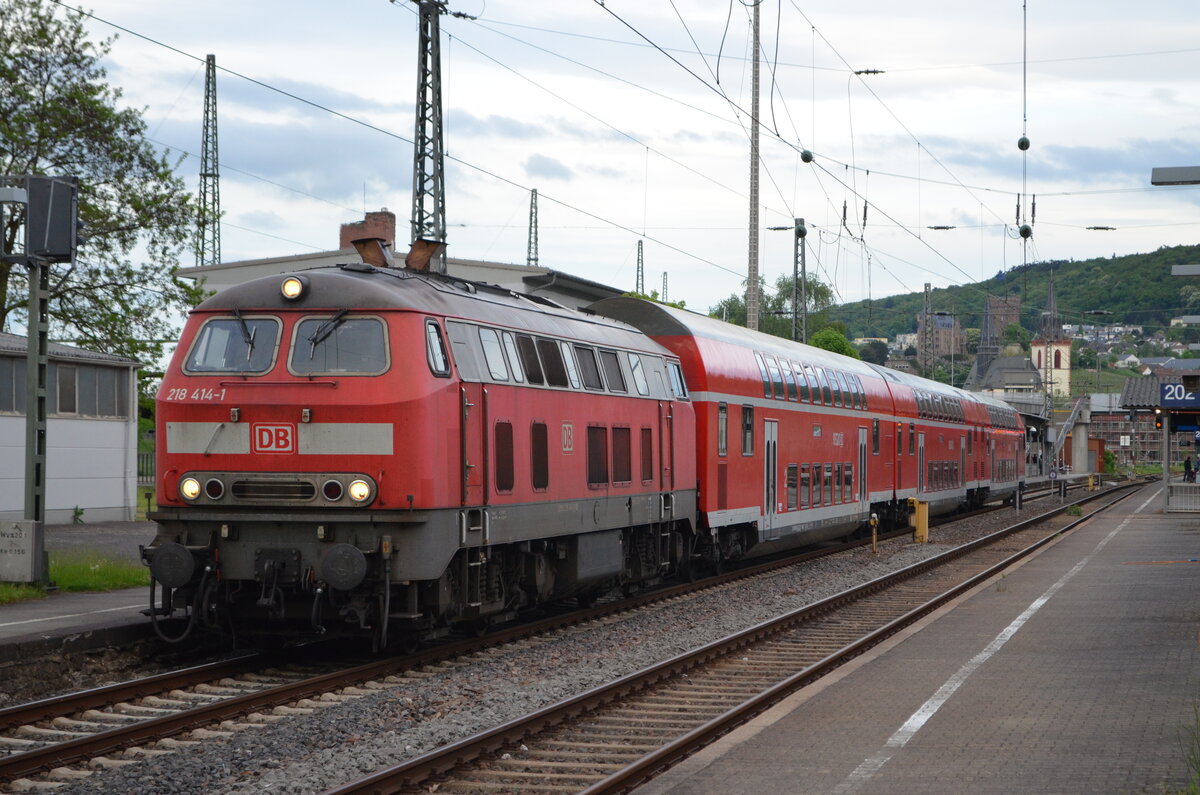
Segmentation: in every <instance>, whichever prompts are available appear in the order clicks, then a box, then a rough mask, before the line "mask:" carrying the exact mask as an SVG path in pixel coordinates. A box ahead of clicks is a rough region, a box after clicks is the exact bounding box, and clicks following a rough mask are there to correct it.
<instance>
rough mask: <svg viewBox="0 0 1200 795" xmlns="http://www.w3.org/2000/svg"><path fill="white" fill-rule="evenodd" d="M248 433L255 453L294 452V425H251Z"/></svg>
mask: <svg viewBox="0 0 1200 795" xmlns="http://www.w3.org/2000/svg"><path fill="white" fill-rule="evenodd" d="M250 433H251V435H252V436H253V437H254V452H256V453H294V452H296V426H295V425H290V424H289V425H253V426H251V430H250Z"/></svg>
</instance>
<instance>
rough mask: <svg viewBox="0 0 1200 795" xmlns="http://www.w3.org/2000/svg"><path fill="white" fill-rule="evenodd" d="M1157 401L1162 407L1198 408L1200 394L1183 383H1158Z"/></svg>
mask: <svg viewBox="0 0 1200 795" xmlns="http://www.w3.org/2000/svg"><path fill="white" fill-rule="evenodd" d="M1159 403H1160V404H1161V405H1162V406H1163V407H1164V408H1200V395H1197V394H1196V393H1195V392H1189V391H1188V390H1187V388H1186V387H1184V385H1183V384H1160V385H1159Z"/></svg>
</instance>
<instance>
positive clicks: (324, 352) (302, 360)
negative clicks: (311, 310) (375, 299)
mask: <svg viewBox="0 0 1200 795" xmlns="http://www.w3.org/2000/svg"><path fill="white" fill-rule="evenodd" d="M387 367H388V351H387V335H386V333H385V329H384V325H383V321H382V320H380V319H379V318H377V317H347V316H346V314H345V312H339V313H338V314H336V315H333V316H332V317H310V318H305V319H304V320H301V321H300V322H299V323H298V324H296V332H295V335H294V336H293V339H292V358H291V364H290V369H291V371H292V372H293V373H295V374H297V375H317V374H321V373H356V374H375V373H382V372H383V371H384V370H386V369H387Z"/></svg>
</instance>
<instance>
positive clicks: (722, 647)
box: [325, 483, 1144, 795]
mask: <svg viewBox="0 0 1200 795" xmlns="http://www.w3.org/2000/svg"><path fill="white" fill-rule="evenodd" d="M1143 485H1144V484H1142V483H1136V484H1132V485H1129V486H1124V487H1118V488H1116V489H1110V490H1107V491H1104V492H1098V493H1096V494H1093V495H1089V496H1087V497H1085V498H1084V499H1081V500H1079V501H1077V502H1076V503H1072V504H1082V503H1086V502H1091V501H1093V500H1097V499H1100V498H1102V497H1105V496H1110V495H1112V494H1113V493H1115V492H1120V491H1125V490H1127V489H1128V493H1126V494H1122V495H1120V496H1119V497H1118V498H1117V499H1116V500H1114V501H1113V502H1111V503H1110V504H1109V505H1106V506H1104V508H1102V509H1100V510H1106V509H1107V508H1109V507H1111V506H1112V505H1115V504H1117V503H1118V502H1120V501H1121V500H1123V499H1125V498H1126V497H1128V496H1129V495H1130V494H1132V493H1133V489H1134V488H1140V487H1141V486H1143ZM1068 507H1070V505H1063V506H1060V507H1057V508H1055V509H1054V510H1051V511H1048V512H1045V513H1042V514H1039V515H1037V516H1034V517H1031V518H1029V519H1026V520H1024V521H1021V522H1018V523H1017V524H1015V525H1012V526H1011V527H1008V528H1005V529H1003V530H1000V531H997V532H995V533H992V534H990V535H988V536H985V537H984V538H981V539H977V540H976V541H973V542H970V543H968V544H965V545H962V546H959V547H956V548H954V549H952V550H948V551H947V552H944V553H942V554H941V555H937V556H935V557H933V558H929V559H927V560H925V561H921V562H919V563H916V564H914V565H912V566H909V567H907V568H904V569H901V570H898V571H896V572H892V573H890V574H887V575H884V576H883V577H880V578H877V579H875V580H872V581H871V582H868V583H865V584H863V585H860V586H857V587H855V588H851V589H848V590H846V591H843V592H841V593H839V594H835V595H833V596H831V597H828V598H826V599H823V600H821V601H819V602H815V603H813V604H811V605H808V606H805V607H802V608H799V609H797V610H794V611H792V612H790V613H787V614H784V615H782V616H779V617H777V618H774V619H770V620H768V621H764V622H762V623H760V624H758V625H756V626H754V627H750V628H749V629H746V630H742V631H741V632H738V633H735V634H733V635H730V636H729V637H726V638H723V639H720V640H717V641H713V642H712V643H709V644H707V645H705V646H703V647H700V648H699V649H695V650H692V651H690V652H685V653H683V654H680V655H677V656H676V657H673V658H671V659H669V660H666V661H663V662H661V663H658V664H656V665H653V666H650V667H648V668H646V669H643V670H642V671H638V672H635V673H633V674H630V675H628V676H625V677H622V678H620V679H618V680H616V681H614V682H611V683H608V684H606V685H601V686H599V687H596V688H593V689H591V690H588V691H586V692H584V693H581V694H578V695H576V696H574V697H572V698H569V699H566V700H564V701H561V702H558V703H556V704H553V705H550V706H547V707H545V708H543V709H541V710H538V711H536V712H534V713H531V714H530V715H527V716H525V717H522V718H517V719H514V720H511V721H508V722H506V723H504V724H501V725H500V726H497V727H495V728H493V729H490V730H487V731H484V732H480V733H478V734H476V735H473V736H471V737H467V738H464V739H462V740H460V741H458V742H455V743H451V744H449V745H447V746H443V747H442V748H437V749H434V750H432V751H429V752H427V753H425V754H422V755H420V756H418V757H415V758H413V759H410V760H406V761H405V762H401V763H399V764H397V765H393V766H391V767H387V768H384V769H381V770H378V771H376V772H375V773H373V774H370V775H368V776H365V777H363V778H361V779H358V780H356V781H352V782H349V783H347V784H344V785H342V786H339V787H335V788H332V789H329V790H327V791H326V793H325V795H348V794H349V793H386V792H398V791H401V790H403V789H407V788H413V787H417V786H420V785H422V784H423V783H425V782H427V781H429V780H430V779H431V778H434V777H436V776H440V775H443V774H445V773H447V772H449V771H450V770H452V769H454V768H456V767H459V766H461V765H464V764H467V763H469V762H471V761H473V760H476V759H479V758H480V757H482V756H484V755H486V754H489V753H494V752H497V751H500V750H501V749H503V748H505V747H506V746H514V745H516V744H518V743H520V742H522V741H524V740H525V739H527V738H528V737H530V736H531V735H533V734H536V733H537V732H539V731H541V730H543V729H546V728H550V727H554V726H558V725H561V724H565V723H567V722H569V721H570V720H572V719H574V718H575V717H577V716H579V715H582V714H585V713H588V712H592V711H595V710H598V709H600V708H602V707H604V706H606V705H607V704H609V703H611V702H614V701H616V700H618V699H620V698H622V697H623V696H625V695H628V694H630V693H635V692H638V691H642V690H645V689H646V688H648V687H650V686H652V685H654V684H657V683H659V682H662V681H665V680H667V679H670V678H672V677H674V676H676V675H678V674H680V673H684V672H688V671H691V670H692V669H694V668H696V667H698V666H700V665H703V664H705V663H707V662H710V661H713V660H716V659H719V658H722V657H725V656H726V655H729V654H731V653H733V652H736V651H739V650H741V649H743V648H745V647H747V646H750V645H751V644H753V643H755V642H758V641H759V640H762V639H764V638H768V637H771V636H775V635H778V634H780V633H782V632H786V631H788V630H789V629H791V628H793V627H795V626H797V625H799V624H803V623H805V622H808V621H811V620H812V619H813V618H816V617H819V616H822V615H824V614H826V613H829V612H832V611H834V610H836V609H838V608H839V607H842V606H844V605H848V604H851V603H853V602H857V601H859V600H861V599H862V598H864V597H865V596H869V595H872V594H875V593H878V592H880V591H884V590H887V589H888V588H890V587H892V586H893V585H895V584H897V583H900V582H903V581H905V580H909V579H912V578H913V577H916V576H918V575H920V574H923V573H925V572H928V571H931V570H932V569H935V568H937V567H939V566H942V565H944V564H946V563H948V562H950V561H952V560H955V559H957V558H960V557H963V556H965V555H968V554H970V553H971V552H973V551H975V550H976V549H979V548H981V547H985V546H988V545H989V544H992V543H994V542H996V541H998V540H1001V539H1003V538H1006V537H1008V536H1010V535H1013V534H1015V533H1017V532H1020V531H1021V530H1024V529H1027V528H1029V527H1032V526H1034V525H1036V524H1038V523H1041V522H1044V521H1046V520H1047V519H1050V518H1052V517H1054V516H1056V515H1058V514H1060V513H1063V512H1064V511H1065V510H1066V509H1067V508H1068ZM1097 512H1098V511H1094V512H1092V513H1090V514H1088V515H1087V516H1084V517H1081V518H1080V519H1079V520H1077V521H1075V522H1072V523H1070V524H1068V525H1067V526H1066V527H1064V528H1061V529H1059V530H1058V531H1056V532H1054V533H1052V534H1049V535H1047V536H1046V538H1044V539H1042V540H1040V541H1038V542H1037V543H1036V544H1034V545H1031V546H1030V547H1028V548H1026V549H1024V550H1022V551H1020V552H1018V553H1016V554H1014V555H1011V556H1009V557H1008V558H1006V559H1005V560H1004V561H1002V562H1001V563H1000V564H997V565H995V566H992V567H990V568H989V569H988V570H987V571H986V572H984V573H981V574H977V575H975V576H973V577H971V578H969V579H968V580H967V581H966V582H965V583H963V584H960V585H958V586H956V587H955V588H953V589H951V590H950V591H947V592H946V593H943V594H941V595H939V596H937V597H935V598H934V599H932V600H929V601H928V602H927V603H925V604H923V605H922V606H920V607H918V608H915V609H913V610H910V611H909V612H908V613H906V614H904V615H903V616H901V617H900V618H897V619H894V620H892V621H890V622H888V623H887V624H886V625H885V626H884V627H881V628H879V629H877V630H875V631H872V632H871V633H870V634H868V635H865V636H864V637H862V638H860V639H859V640H857V641H855V642H854V643H852V644H850V645H849V646H847V647H845V648H844V649H842V650H841V651H839V652H836V653H834V654H831V655H829V656H828V657H826V658H825V659H824V660H822V661H821V662H819V663H817V664H816V665H813V666H809V667H808V668H806V669H804V670H802V671H800V672H797V673H796V674H794V675H792V676H790V677H788V678H787V679H786V680H784V681H783V682H780V683H778V684H777V685H775V686H773V687H771V688H770V689H769V690H767V691H764V692H763V693H762V694H760V695H758V696H755V697H754V698H752V699H750V700H749V701H747V702H746V703H745V704H743V705H741V706H738V707H735V708H733V709H732V710H730V711H729V712H728V713H726V715H724V716H721V718H718V719H715V720H713V721H710V722H709V723H707V724H705V725H704V726H702V727H700V728H697V729H695V730H693V731H691V732H688V733H687V734H685V735H683V736H681V737H680V738H679V739H677V740H675V741H673V742H671V743H669V744H668V745H666V746H664V747H663V748H662V749H660V750H659V751H656V752H652V753H650V754H648V755H646V756H645V757H643V758H642V759H640V760H638V761H637V762H635V763H633V765H632V766H631V772H630V773H629V774H628V776H627V777H626V774H625V773H624V771H620V772H618V773H616V774H614V775H613V776H610V777H609V778H608V779H605V780H604V781H602V782H599V783H598V784H596V785H594V786H593V787H592V788H589V789H588V790H586V791H587V792H588V793H593V792H597V793H598V792H613V791H619V790H623V789H627V788H628V787H630V786H634V785H636V784H638V783H642V782H644V781H645V780H646V779H647V778H649V777H650V776H652V775H653V773H654V771H660V770H662V769H665V767H667V766H669V765H670V764H674V763H675V762H676V761H678V760H679V759H682V758H683V757H684V756H687V755H688V754H690V753H693V752H694V751H695V750H696V749H697V748H698V747H700V746H699V745H698V744H697V742H698V741H699V740H701V739H703V740H704V743H707V742H711V739H712V738H715V737H717V736H720V735H721V734H724V733H726V732H727V731H729V729H730V728H733V727H734V726H736V725H738V724H740V723H742V722H745V720H748V719H749V718H750V717H752V716H753V715H755V714H758V713H759V712H761V711H762V710H763V709H765V708H766V707H767V706H769V705H770V703H773V700H778V699H779V698H781V697H782V695H786V694H787V693H790V692H792V691H793V690H795V689H796V688H797V687H800V686H802V685H803V684H805V683H807V682H809V681H812V680H814V679H816V678H819V677H820V676H822V675H824V673H827V672H828V671H829V670H832V669H833V668H835V667H837V666H838V665H840V664H842V663H843V662H844V661H845V660H846V659H848V658H849V657H852V656H854V655H856V654H859V653H861V652H862V651H863V650H865V649H866V648H869V647H870V646H871V645H874V644H876V643H878V642H879V641H880V640H882V639H883V638H884V637H886V636H887V635H890V634H894V633H895V632H896V631H898V630H899V629H901V628H902V627H903V626H906V625H907V624H910V623H912V622H913V621H916V620H917V619H918V618H920V617H921V616H922V615H924V614H926V613H928V612H930V611H932V610H934V609H936V608H937V607H938V606H940V605H941V604H943V603H945V602H946V601H948V600H950V599H953V598H954V597H955V596H956V595H958V594H959V593H962V592H963V591H965V590H967V589H969V588H972V587H974V585H975V584H977V583H978V582H982V581H983V580H984V579H987V578H988V577H991V576H994V574H995V572H996V571H999V570H1002V568H1004V567H1006V566H1011V565H1012V564H1013V563H1014V562H1016V561H1017V560H1019V559H1020V558H1022V557H1024V556H1025V555H1028V554H1030V553H1031V552H1033V551H1034V550H1035V549H1037V548H1039V547H1040V546H1042V545H1044V544H1046V543H1049V541H1051V540H1053V539H1054V538H1057V537H1058V536H1060V535H1061V534H1062V533H1064V532H1067V531H1068V530H1069V529H1071V528H1074V527H1076V526H1078V525H1079V524H1080V523H1081V522H1083V521H1085V520H1087V519H1089V518H1091V517H1092V516H1094V515H1095V513H1097ZM772 699H773V700H772ZM704 738H707V739H704ZM610 782H611V784H610Z"/></svg>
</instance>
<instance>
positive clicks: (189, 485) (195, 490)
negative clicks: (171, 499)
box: [179, 478, 200, 500]
mask: <svg viewBox="0 0 1200 795" xmlns="http://www.w3.org/2000/svg"><path fill="white" fill-rule="evenodd" d="M179 493H180V494H182V495H183V498H184V499H185V500H194V499H196V498H197V497H199V496H200V481H198V480H196V479H195V478H184V479H183V480H181V481H179Z"/></svg>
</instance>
